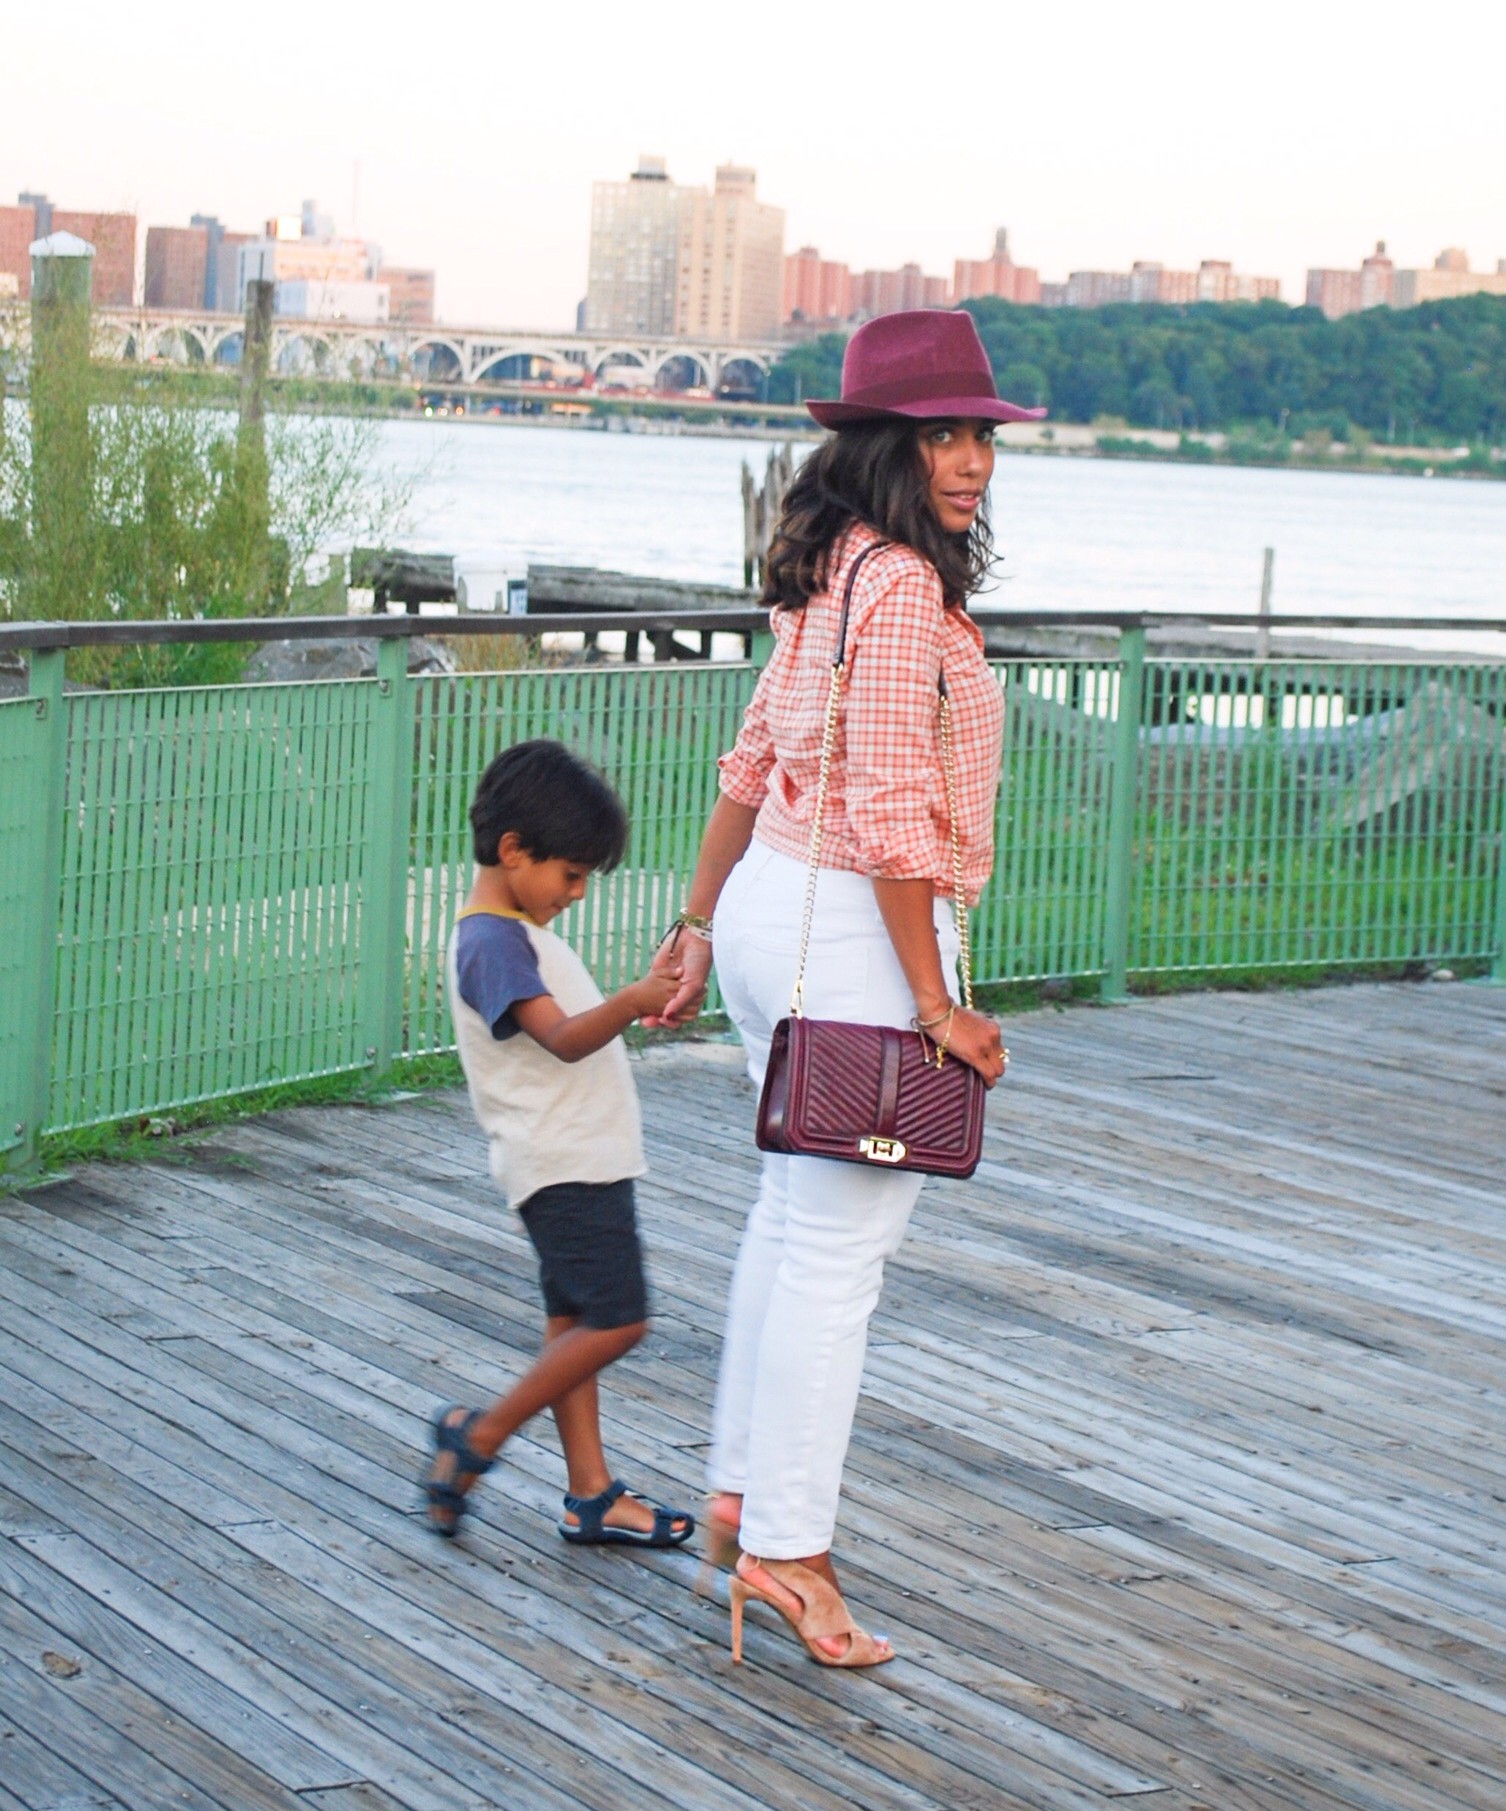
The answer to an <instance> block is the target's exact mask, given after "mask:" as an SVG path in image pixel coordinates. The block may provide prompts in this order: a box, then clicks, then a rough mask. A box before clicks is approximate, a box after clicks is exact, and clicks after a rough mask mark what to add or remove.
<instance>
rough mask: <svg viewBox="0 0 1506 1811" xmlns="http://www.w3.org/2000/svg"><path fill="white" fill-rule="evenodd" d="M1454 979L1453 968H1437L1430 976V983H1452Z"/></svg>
mask: <svg viewBox="0 0 1506 1811" xmlns="http://www.w3.org/2000/svg"><path fill="white" fill-rule="evenodd" d="M1453 978H1454V971H1453V970H1452V969H1451V968H1435V969H1434V970H1433V972H1432V974H1430V975H1429V976H1428V979H1429V980H1430V981H1452V980H1453Z"/></svg>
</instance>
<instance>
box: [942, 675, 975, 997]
mask: <svg viewBox="0 0 1506 1811" xmlns="http://www.w3.org/2000/svg"><path fill="white" fill-rule="evenodd" d="M941 771H942V774H943V775H944V776H945V779H946V814H947V819H948V822H949V823H950V825H951V830H952V914H953V916H954V917H955V918H956V920H957V963H958V967H959V968H960V969H961V970H962V1004H963V1005H964V1006H965V1007H966V1008H967V1010H968V1011H969V1012H971V1011H972V1010H973V949H972V941H971V939H970V938H969V937H968V934H967V907H966V906H965V905H964V904H963V903H962V844H961V842H960V841H959V840H958V837H957V763H956V760H955V759H954V757H953V754H952V700H951V698H950V697H949V696H948V694H947V692H946V690H945V688H944V687H943V689H942V693H941Z"/></svg>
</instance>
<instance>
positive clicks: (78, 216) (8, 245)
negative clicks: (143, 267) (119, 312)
mask: <svg viewBox="0 0 1506 1811" xmlns="http://www.w3.org/2000/svg"><path fill="white" fill-rule="evenodd" d="M49 233H73V234H75V235H76V236H77V237H78V238H80V239H85V240H87V241H88V243H89V244H90V245H92V246H93V247H94V277H93V289H92V292H91V294H92V299H93V300H94V301H95V302H96V303H97V304H99V305H100V306H101V307H104V308H129V307H130V305H131V304H132V302H134V301H135V299H136V216H135V215H134V214H84V213H78V212H76V211H73V210H70V209H67V208H59V207H54V206H53V204H52V203H51V202H50V201H49V200H48V199H47V197H46V196H45V195H20V196H18V197H17V205H16V206H15V207H13V208H0V270H8V271H10V272H11V273H12V274H13V275H14V276H15V278H16V282H17V290H18V293H19V294H20V295H21V296H23V297H25V296H29V295H30V294H31V256H30V247H31V245H32V242H33V241H34V240H37V239H45V238H46V237H47V236H48V234H49Z"/></svg>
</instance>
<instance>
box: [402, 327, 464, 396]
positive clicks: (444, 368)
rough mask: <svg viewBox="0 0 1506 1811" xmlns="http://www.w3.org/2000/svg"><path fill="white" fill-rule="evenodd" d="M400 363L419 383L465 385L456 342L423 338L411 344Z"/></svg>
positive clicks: (434, 336) (439, 335) (460, 348)
mask: <svg viewBox="0 0 1506 1811" xmlns="http://www.w3.org/2000/svg"><path fill="white" fill-rule="evenodd" d="M436 355H437V356H436ZM403 362H404V364H406V366H407V367H408V371H409V374H410V375H411V376H413V377H415V378H417V379H418V380H419V382H420V383H422V382H424V381H426V380H428V379H433V380H434V381H435V382H437V383H447V384H449V383H464V382H465V381H466V376H465V373H466V357H465V351H464V348H463V346H462V345H461V343H460V341H459V340H452V339H450V338H448V337H447V336H446V335H445V334H442V333H429V334H425V335H424V336H423V338H422V339H416V340H413V341H411V342H410V343H409V345H408V348H407V350H406V352H405V353H404V355H403Z"/></svg>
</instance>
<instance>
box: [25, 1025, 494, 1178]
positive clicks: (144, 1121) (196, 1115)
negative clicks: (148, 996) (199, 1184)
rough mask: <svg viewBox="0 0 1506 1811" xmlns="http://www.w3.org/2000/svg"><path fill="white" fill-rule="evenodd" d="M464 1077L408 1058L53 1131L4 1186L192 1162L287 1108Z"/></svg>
mask: <svg viewBox="0 0 1506 1811" xmlns="http://www.w3.org/2000/svg"><path fill="white" fill-rule="evenodd" d="M463 1080H464V1077H463V1076H462V1074H461V1072H460V1059H459V1058H458V1057H456V1056H453V1055H448V1054H446V1055H440V1056H417V1057H406V1058H404V1059H403V1060H402V1061H401V1062H398V1063H394V1064H393V1065H392V1067H391V1068H390V1069H386V1070H383V1071H382V1073H381V1074H380V1075H373V1074H372V1073H371V1071H370V1070H367V1069H357V1070H350V1071H347V1072H346V1073H345V1074H342V1075H321V1076H314V1077H311V1078H310V1079H309V1080H307V1081H297V1082H278V1083H275V1084H273V1085H272V1086H271V1087H268V1088H254V1089H251V1090H249V1091H247V1092H246V1093H244V1094H229V1095H224V1096H221V1097H220V1098H218V1099H216V1100H205V1101H195V1102H193V1103H191V1104H190V1105H188V1106H184V1107H171V1108H164V1109H162V1111H160V1112H157V1113H142V1114H132V1115H131V1116H130V1117H128V1118H126V1119H117V1120H111V1121H109V1122H108V1123H107V1124H104V1125H98V1126H84V1127H81V1128H80V1129H79V1130H77V1131H69V1132H53V1133H50V1134H49V1135H48V1136H47V1137H45V1138H43V1139H42V1140H41V1145H40V1148H39V1150H38V1153H37V1163H36V1166H35V1167H34V1168H33V1169H31V1170H29V1171H27V1172H25V1173H23V1174H18V1175H14V1176H5V1177H0V1188H4V1189H7V1190H12V1191H13V1190H16V1189H20V1188H25V1187H27V1186H28V1184H30V1183H31V1182H34V1181H35V1180H36V1178H37V1176H38V1175H39V1174H41V1175H50V1174H52V1173H54V1172H56V1171H58V1170H61V1169H67V1168H69V1167H71V1166H72V1165H73V1164H76V1163H130V1162H139V1161H140V1160H142V1159H144V1158H151V1159H152V1160H153V1161H154V1162H158V1163H160V1162H163V1161H167V1162H185V1163H186V1162H188V1161H190V1160H191V1159H192V1156H193V1149H194V1142H195V1139H196V1138H197V1137H198V1136H200V1135H202V1134H203V1133H206V1132H212V1131H215V1130H217V1129H218V1128H219V1127H221V1126H226V1125H233V1124H234V1123H235V1122H236V1121H237V1120H242V1119H256V1118H259V1117H260V1116H261V1115H263V1114H265V1113H275V1112H278V1111H279V1110H280V1109H282V1108H284V1107H344V1106H352V1105H355V1106H380V1105H381V1104H382V1102H383V1101H384V1100H387V1099H389V1098H390V1097H391V1096H392V1095H393V1094H396V1093H435V1092H437V1091H438V1090H440V1089H442V1088H454V1087H458V1086H459V1085H460V1084H461V1082H462V1081H463Z"/></svg>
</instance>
